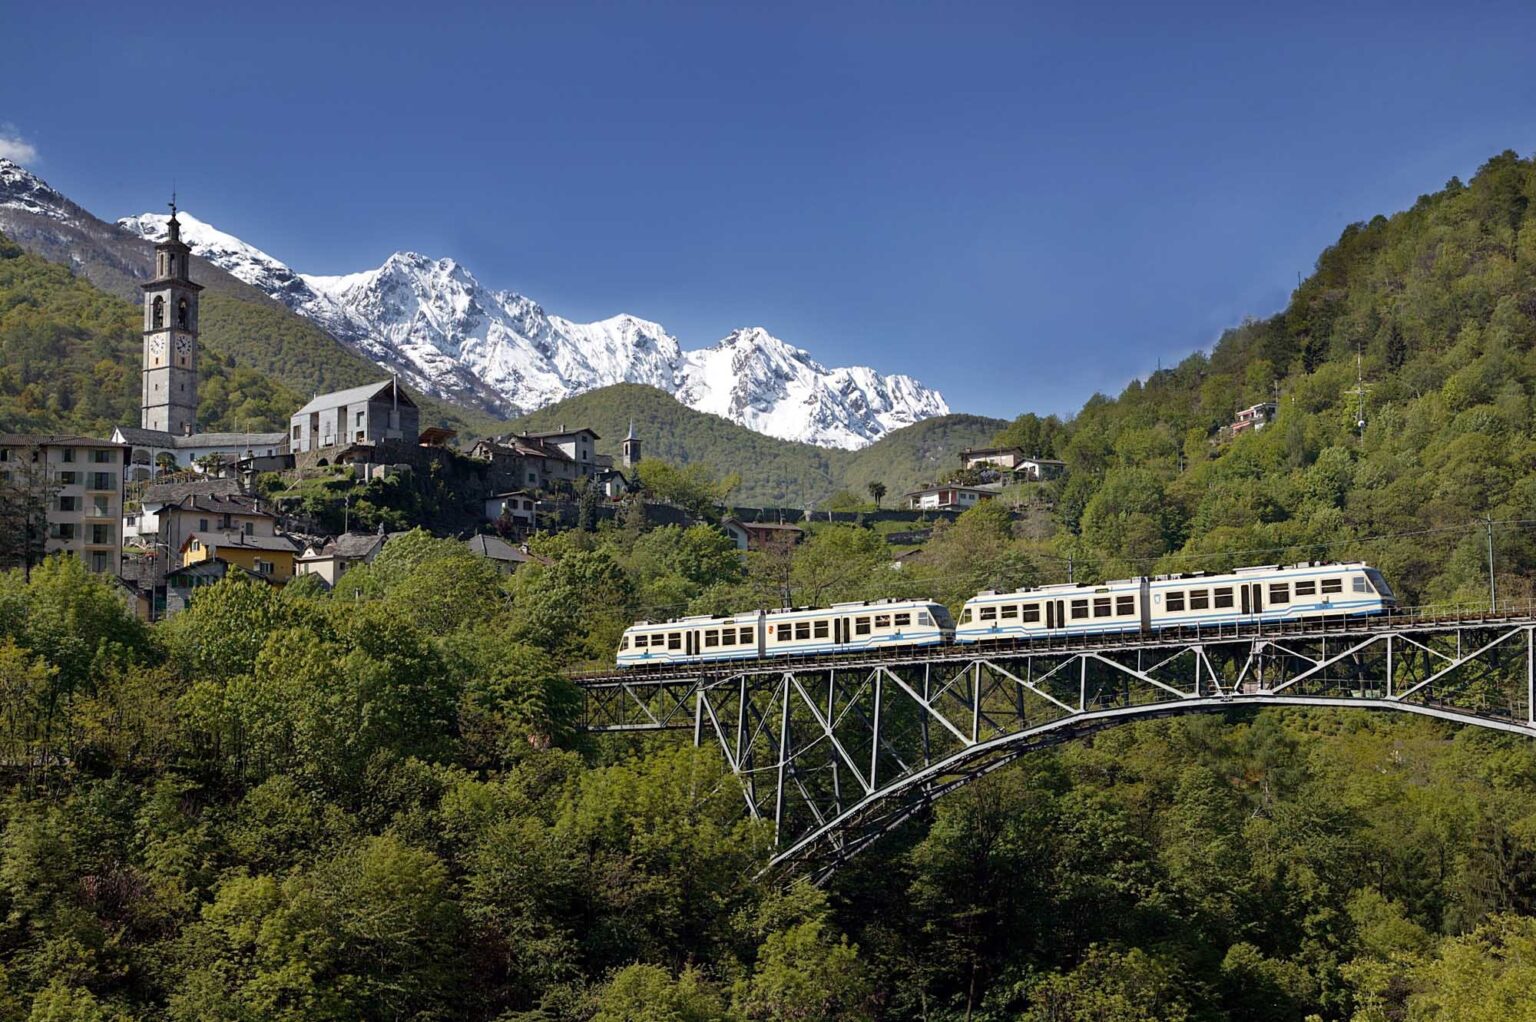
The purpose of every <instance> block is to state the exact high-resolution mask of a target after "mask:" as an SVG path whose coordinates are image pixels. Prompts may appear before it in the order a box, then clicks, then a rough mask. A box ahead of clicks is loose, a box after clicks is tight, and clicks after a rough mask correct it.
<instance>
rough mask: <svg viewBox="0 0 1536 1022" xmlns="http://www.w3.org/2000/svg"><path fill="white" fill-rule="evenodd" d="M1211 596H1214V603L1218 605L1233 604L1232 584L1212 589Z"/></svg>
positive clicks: (1228, 605)
mask: <svg viewBox="0 0 1536 1022" xmlns="http://www.w3.org/2000/svg"><path fill="white" fill-rule="evenodd" d="M1211 596H1212V597H1213V603H1214V605H1215V606H1217V607H1230V606H1232V587H1231V586H1222V587H1221V588H1220V589H1212V590H1211Z"/></svg>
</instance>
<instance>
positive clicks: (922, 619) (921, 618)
mask: <svg viewBox="0 0 1536 1022" xmlns="http://www.w3.org/2000/svg"><path fill="white" fill-rule="evenodd" d="M917 623H918V624H920V625H932V624H933V618H931V617H929V616H928V612H927V611H926V610H920V611H918V612H917Z"/></svg>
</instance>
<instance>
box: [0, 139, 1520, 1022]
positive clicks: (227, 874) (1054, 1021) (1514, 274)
mask: <svg viewBox="0 0 1536 1022" xmlns="http://www.w3.org/2000/svg"><path fill="white" fill-rule="evenodd" d="M1533 197H1536V164H1533V162H1532V161H1526V160H1521V159H1519V158H1517V157H1515V156H1514V155H1513V154H1505V155H1502V156H1499V157H1496V158H1495V159H1493V160H1492V161H1490V162H1489V163H1488V164H1487V165H1486V166H1485V167H1483V168H1482V169H1481V170H1480V171H1479V172H1478V174H1477V175H1476V176H1475V177H1474V178H1472V180H1470V181H1469V182H1467V183H1465V184H1463V183H1461V182H1459V181H1453V182H1451V183H1450V184H1449V185H1447V187H1446V188H1445V189H1443V190H1442V191H1440V192H1438V193H1436V194H1434V195H1430V196H1425V197H1424V198H1422V199H1421V200H1420V201H1419V202H1418V203H1416V204H1415V206H1414V207H1413V208H1412V209H1410V210H1407V211H1405V212H1402V213H1399V214H1397V215H1395V216H1393V217H1390V218H1377V219H1376V220H1373V221H1371V222H1369V223H1364V224H1359V225H1356V226H1354V227H1351V228H1350V229H1349V230H1348V231H1346V232H1345V234H1344V236H1343V237H1342V238H1341V239H1340V240H1339V242H1338V243H1337V244H1336V245H1334V246H1332V247H1330V248H1329V249H1328V250H1327V251H1326V252H1325V253H1324V254H1323V255H1322V256H1321V257H1320V259H1319V261H1318V266H1317V270H1316V272H1315V273H1314V274H1313V275H1312V277H1310V278H1308V279H1307V280H1306V281H1305V282H1304V283H1303V284H1302V285H1301V287H1300V288H1299V289H1298V290H1297V292H1296V293H1295V295H1294V296H1293V300H1292V301H1291V303H1290V304H1289V306H1288V307H1287V308H1286V309H1285V310H1284V311H1282V312H1281V313H1280V314H1278V315H1276V316H1274V317H1271V318H1269V319H1265V320H1256V321H1253V322H1249V323H1245V324H1243V325H1242V326H1240V327H1237V328H1235V329H1234V330H1232V331H1231V332H1229V333H1228V334H1227V335H1226V336H1225V337H1224V338H1223V339H1222V340H1221V342H1220V343H1219V344H1218V345H1216V347H1215V348H1214V350H1213V351H1212V352H1211V353H1209V354H1208V355H1207V354H1200V355H1195V356H1192V357H1191V358H1190V359H1188V360H1187V361H1186V362H1184V363H1183V364H1181V365H1179V366H1177V367H1175V368H1173V369H1170V370H1166V371H1164V372H1160V373H1157V374H1155V375H1154V376H1153V377H1151V378H1150V379H1148V380H1145V381H1140V382H1138V383H1135V384H1133V385H1132V386H1131V387H1129V388H1128V389H1127V390H1126V391H1125V392H1124V393H1122V394H1121V395H1119V396H1118V397H1116V398H1107V397H1096V398H1094V399H1093V400H1091V401H1090V402H1089V403H1088V404H1087V405H1086V406H1085V407H1084V408H1083V410H1082V411H1081V412H1080V413H1079V414H1078V415H1076V416H1074V417H1073V418H1072V419H1071V420H1070V421H1065V422H1062V421H1056V420H1054V419H1049V418H1046V419H1041V418H1038V417H1035V416H1031V415H1026V416H1023V417H1021V418H1020V419H1019V420H1017V421H1016V422H1014V423H1012V424H1011V425H1008V426H1007V427H1006V428H1005V429H1004V430H1003V431H1002V433H1001V434H1000V437H999V438H1000V439H1002V440H1004V441H1006V442H1010V443H1019V444H1021V445H1023V446H1026V447H1028V448H1030V449H1031V450H1034V451H1038V452H1039V453H1042V454H1050V453H1054V454H1056V455H1057V456H1059V457H1061V458H1062V459H1063V460H1064V461H1065V462H1066V463H1067V465H1068V473H1067V475H1066V476H1065V478H1063V479H1062V480H1060V481H1058V482H1056V483H1053V484H1051V486H1050V487H1049V488H1048V489H1049V494H1048V503H1049V505H1050V508H1051V512H1050V513H1051V514H1052V515H1053V516H1054V524H1055V529H1054V531H1053V532H1052V533H1051V534H1049V535H1040V534H1031V535H1020V533H1019V530H1018V529H1017V528H1016V527H1015V523H1013V522H1012V521H1011V520H1010V517H1009V515H1008V514H1006V513H1005V511H1004V510H1003V508H1001V507H1000V506H997V505H995V504H991V505H983V506H981V507H979V508H977V509H975V510H972V511H970V512H967V513H966V514H965V515H963V516H961V518H960V519H959V520H958V521H957V522H955V523H953V524H952V525H941V526H938V527H937V528H936V530H935V533H934V535H933V537H932V539H930V540H929V541H928V542H927V543H926V545H925V547H924V550H923V554H922V556H921V557H919V558H916V559H913V560H911V561H909V562H908V563H907V564H906V565H905V566H904V567H902V568H901V569H896V568H895V567H893V565H892V563H891V556H890V549H889V548H888V547H887V546H886V545H885V544H884V542H883V541H882V540H881V539H880V537H879V536H877V535H876V534H875V533H873V532H871V531H868V530H864V529H860V528H857V527H854V526H841V525H818V526H816V527H815V528H814V529H813V531H812V534H811V535H810V537H809V538H808V539H807V541H806V542H805V543H804V544H803V545H801V546H800V547H798V548H797V549H795V550H794V551H793V552H787V551H777V552H775V551H769V552H763V553H754V554H752V555H749V556H748V558H747V559H746V560H745V561H743V560H742V559H741V558H740V557H739V556H738V555H737V554H736V553H735V551H734V550H733V549H732V548H731V546H730V545H729V543H728V542H727V541H726V540H725V539H724V537H723V536H721V535H720V534H719V533H718V532H717V531H715V530H713V529H711V528H709V527H705V526H698V527H694V528H691V529H682V528H678V527H666V528H655V529H647V528H646V527H645V525H644V522H643V521H642V520H641V516H638V515H626V516H624V518H623V519H621V520H620V521H618V522H616V523H612V524H610V525H605V526H603V527H602V528H600V529H598V530H597V531H590V532H588V531H575V532H568V533H563V534H560V535H558V536H550V537H544V538H541V539H539V540H538V541H537V543H536V551H537V552H538V553H539V554H540V555H541V556H542V558H544V560H545V561H547V563H544V562H536V563H531V564H528V565H526V566H524V567H523V568H521V569H520V570H519V571H518V572H517V573H516V574H515V575H512V576H505V577H504V576H500V575H498V574H496V573H495V571H494V570H493V569H492V568H491V567H489V566H488V564H487V562H484V561H481V560H477V559H476V558H473V557H471V556H470V555H468V554H467V553H466V552H465V551H464V548H463V547H462V546H460V545H458V544H455V543H452V542H450V541H446V540H434V539H432V538H430V537H429V536H427V535H426V534H424V533H420V532H417V533H411V534H408V535H406V536H403V537H398V538H396V539H393V540H391V541H390V543H389V544H388V545H387V546H386V547H385V549H384V552H383V553H382V554H381V555H380V557H379V558H378V559H377V560H376V561H375V562H374V563H373V564H371V565H369V566H366V567H362V568H358V569H356V570H355V571H354V572H352V573H349V574H348V575H347V576H346V577H345V581H344V582H343V584H342V585H340V586H338V587H337V589H336V590H335V591H333V592H325V591H323V590H322V589H321V588H320V587H318V586H316V585H314V584H313V583H310V582H302V581H301V582H295V583H293V584H291V585H289V586H287V587H286V588H284V589H282V590H276V589H273V588H270V587H267V586H265V585H262V584H257V583H251V582H244V581H239V580H230V581H226V582H224V583H221V584H219V585H217V586H214V587H210V588H208V589H205V590H204V591H202V592H201V593H200V594H199V596H198V598H197V599H196V600H195V601H194V602H193V604H192V607H191V608H190V609H189V610H188V611H186V612H185V613H183V614H181V615H180V616H178V617H176V618H174V619H173V620H171V621H169V622H166V623H163V624H157V625H154V626H145V625H142V624H140V623H138V622H136V621H134V620H133V619H132V618H131V617H129V616H128V615H127V613H126V612H125V610H124V609H123V607H122V605H121V603H120V602H119V601H118V600H117V598H116V597H115V595H114V594H113V592H112V590H111V588H110V587H109V585H108V584H107V583H105V582H103V581H101V580H99V579H94V578H92V577H89V576H88V575H86V574H85V573H84V572H83V570H82V569H81V568H80V567H79V566H78V565H77V564H76V563H75V562H72V561H55V562H50V563H48V564H47V565H45V566H44V567H42V568H39V569H34V571H33V572H32V576H31V578H30V579H24V578H22V577H21V576H20V575H19V574H10V575H5V576H0V742H3V743H4V748H5V753H4V761H3V766H4V770H5V775H6V776H5V790H6V795H5V798H4V800H3V802H0V1022H5V1020H8V1019H17V1020H38V1022H41V1020H45V1019H46V1020H54V1019H79V1020H110V1019H145V1020H150V1019H154V1020H161V1019H165V1020H178V1022H179V1020H193V1019H198V1020H203V1019H212V1020H231V1022H233V1020H255V1019H292V1020H299V1019H322V1020H323V1019H334V1020H343V1019H348V1020H350V1019H419V1020H429V1019H472V1020H486V1022H588V1020H594V1022H596V1020H602V1022H619V1020H657V1022H661V1020H689V1022H692V1020H705V1019H732V1020H741V1022H748V1020H777V1019H803V1020H821V1019H838V1020H857V1019H871V1020H873V1019H882V1020H885V1019H890V1020H931V1022H941V1020H943V1022H949V1020H955V1022H958V1020H961V1019H966V1020H1022V1022H1221V1020H1255V1019H1256V1020H1290V1019H1295V1020H1306V1019H1311V1018H1316V1019H1319V1020H1327V1022H1394V1020H1413V1022H1429V1020H1435V1022H1452V1020H1456V1022H1461V1020H1472V1022H1504V1020H1524V1019H1530V1018H1532V1017H1536V744H1533V743H1530V742H1529V741H1528V740H1525V739H1521V738H1518V737H1514V736H1498V735H1492V734H1490V733H1485V732H1473V731H1470V730H1457V729H1455V728H1452V727H1449V726H1446V725H1442V724H1439V723H1437V722H1432V721H1426V720H1421V719H1395V718H1387V717H1380V716H1371V715H1368V714H1366V713H1363V712H1322V711H1305V712H1303V711H1299V710H1285V711H1281V710H1267V711H1263V712H1244V713H1240V712H1234V713H1232V714H1230V715H1227V716H1203V717H1186V718H1176V719H1170V720H1162V721H1155V722H1147V723H1142V724H1137V725H1129V726H1124V727H1120V728H1117V729H1112V730H1108V731H1105V732H1102V733H1100V734H1098V735H1096V736H1094V737H1092V738H1091V739H1085V740H1082V741H1078V742H1075V743H1072V744H1068V745H1065V746H1061V747H1058V748H1055V749H1047V750H1043V751H1039V752H1034V753H1031V754H1029V755H1028V756H1026V757H1023V758H1022V759H1021V760H1019V761H1018V762H1016V763H1015V764H1013V765H1012V766H1010V767H1008V768H1006V769H1003V770H999V771H997V772H996V773H994V774H991V775H989V776H988V777H987V778H985V779H984V780H981V781H978V782H975V783H973V784H972V785H970V786H968V787H965V788H963V789H961V790H959V791H958V792H955V793H953V794H951V795H948V796H946V797H945V798H944V799H943V800H941V801H940V802H939V803H938V805H937V807H936V808H935V809H934V810H933V811H932V812H931V813H930V814H928V815H927V816H924V817H920V818H917V819H914V820H912V821H911V822H910V823H908V824H907V825H906V827H905V828H904V829H903V830H901V831H899V832H897V833H895V834H893V835H891V836H889V837H888V838H886V839H885V840H884V841H883V842H882V843H879V844H877V845H875V846H874V847H873V848H872V849H871V850H869V851H867V852H866V853H864V854H863V855H862V856H861V857H860V858H858V859H856V860H854V861H853V863H852V864H850V865H849V866H847V867H845V868H844V869H843V870H842V871H840V872H839V873H837V874H836V875H835V876H834V877H833V878H832V880H831V882H830V883H829V884H828V885H827V886H826V887H825V888H821V889H818V888H813V887H810V886H808V885H806V884H804V883H801V882H796V881H795V879H794V877H793V875H792V874H780V873H764V872H763V867H764V865H765V864H766V862H767V858H768V851H769V844H770V841H771V834H769V833H767V832H765V830H764V829H763V828H761V827H758V826H755V825H753V824H750V823H748V822H747V821H746V820H745V819H744V818H743V814H742V811H741V793H740V791H739V790H738V789H737V787H736V781H735V780H734V779H733V778H732V777H731V776H730V775H729V774H728V773H726V772H725V769H724V767H723V765H722V763H721V762H720V759H719V756H718V755H717V754H715V753H714V752H713V751H711V750H707V749H706V750H701V751H699V752H695V751H694V750H693V749H692V748H691V747H690V745H689V743H688V742H687V740H686V736H682V737H681V738H680V739H677V740H674V738H673V737H672V736H666V735H663V736H643V737H634V738H629V739H623V740H615V739H601V740H599V739H594V738H592V737H591V736H584V735H583V734H581V733H580V731H579V729H578V727H577V724H578V715H579V708H580V704H579V698H578V693H577V692H576V690H575V689H574V688H573V687H572V685H571V684H570V683H569V682H567V681H566V680H565V679H564V676H563V672H564V670H565V669H567V668H570V667H576V666H582V665H588V664H593V663H600V662H603V661H604V660H605V659H606V658H609V657H611V654H612V650H613V647H614V643H615V639H616V637H617V635H618V633H619V631H620V630H621V629H622V628H623V627H624V625H625V624H626V623H628V622H629V621H631V620H633V619H634V618H636V617H639V616H651V617H654V616H660V615H665V614H674V613H678V612H695V613H698V612H706V611H710V610H717V609H721V610H723V609H727V608H729V609H740V608H742V607H752V606H760V605H765V604H772V603H774V602H777V601H778V600H780V599H782V598H785V597H788V598H789V599H791V600H793V601H794V602H796V603H824V602H831V601H838V600H847V599H863V598H870V597H877V596H881V595H916V594H923V595H932V596H935V597H937V598H939V599H943V600H946V601H949V602H951V603H957V602H958V601H960V600H962V599H963V598H964V597H966V596H968V595H970V594H971V593H974V592H975V590H976V589H978V588H987V587H1006V586H1017V585H1027V584H1033V583H1037V582H1048V581H1058V580H1061V579H1062V578H1064V577H1065V574H1066V572H1067V570H1068V569H1067V565H1068V561H1069V559H1070V561H1071V563H1072V565H1073V570H1075V571H1077V572H1080V573H1082V574H1080V575H1079V577H1080V578H1082V577H1088V578H1092V577H1095V576H1110V575H1122V574H1132V573H1137V572H1142V571H1153V570H1173V569H1180V570H1184V569H1188V568H1192V567H1202V568H1214V567H1221V566H1225V565H1230V564H1234V563H1256V562H1266V561H1278V560H1286V559H1292V558H1299V557H1307V556H1320V557H1341V558H1342V557H1364V558H1367V559H1369V560H1371V561H1373V562H1375V563H1377V564H1379V565H1380V566H1382V568H1383V569H1384V570H1385V572H1386V573H1387V575H1388V577H1389V578H1390V579H1391V580H1392V581H1393V582H1394V583H1395V584H1396V585H1397V587H1398V588H1399V590H1400V591H1401V592H1402V593H1403V594H1404V596H1405V598H1406V599H1408V600H1410V601H1423V602H1439V603H1452V602H1463V603H1479V604H1480V605H1482V606H1486V600H1487V581H1488V580H1487V577H1486V576H1487V561H1486V553H1485V551H1484V549H1483V546H1482V544H1483V543H1484V542H1485V540H1486V529H1487V528H1488V526H1486V525H1484V524H1483V522H1484V521H1486V522H1489V523H1494V524H1493V534H1494V539H1495V564H1496V568H1497V571H1498V582H1499V587H1500V592H1501V599H1517V600H1519V599H1525V598H1526V597H1527V596H1528V595H1529V592H1530V579H1531V577H1532V573H1531V568H1532V558H1533V556H1536V551H1533V550H1532V548H1531V544H1530V540H1529V536H1530V535H1531V529H1530V525H1531V523H1532V522H1533V521H1536V507H1531V506H1528V505H1531V504H1532V503H1533V502H1536V460H1533V458H1532V453H1533V451H1536V447H1533V437H1536V433H1533V428H1532V425H1533V423H1532V413H1533V404H1532V401H1533V395H1536V344H1533V340H1536V322H1533V317H1536V270H1533V267H1536V213H1532V212H1531V211H1530V206H1531V199H1532V198H1533ZM0 265H4V264H3V263H0ZM66 277H67V275H66ZM52 308H53V307H52V306H50V310H51V309H52ZM23 313H24V314H23V316H22V321H25V320H26V317H27V316H30V315H32V313H30V312H27V311H26V310H23ZM49 314H50V315H51V314H52V312H51V311H50V313H49ZM0 322H6V320H5V318H4V314H0ZM80 329H83V330H85V331H86V332H85V334H84V335H83V336H85V337H88V338H98V339H97V340H93V341H92V343H103V344H107V343H111V341H112V338H114V337H116V336H117V335H116V334H114V333H113V332H112V330H111V328H110V323H109V320H107V319H104V320H102V322H101V323H97V322H96V321H95V320H93V319H92V318H90V317H83V318H82V323H81V325H80ZM29 343H30V342H29ZM124 343H126V342H124ZM8 350H9V349H8ZM10 367H11V359H10V356H9V354H8V355H7V361H6V369H7V371H9V370H10ZM28 382H29V381H25V380H23V381H22V382H21V383H20V384H19V386H21V387H22V388H24V387H25V386H27V385H28ZM30 382H36V380H32V381H30ZM7 386H10V384H9V383H8V384H7ZM55 392H56V391H48V390H46V389H45V390H44V391H42V392H41V393H55ZM70 393H72V394H73V393H76V392H75V391H70ZM79 393H84V389H82V390H81V391H80V392H79ZM1275 396H1278V401H1277V404H1278V410H1277V414H1276V416H1275V418H1274V421H1273V422H1272V423H1270V424H1269V425H1268V426H1267V427H1266V428H1264V429H1263V430H1260V431H1257V432H1251V433H1246V434H1243V435H1241V436H1237V437H1231V436H1230V435H1228V434H1226V433H1224V432H1223V431H1222V427H1223V426H1224V425H1225V424H1227V423H1229V422H1230V421H1231V419H1232V416H1233V414H1234V412H1235V411H1236V410H1237V409H1238V408H1241V407H1244V406H1245V405H1249V404H1252V403H1255V402H1258V401H1261V400H1264V399H1266V398H1271V397H1275ZM1362 403H1363V407H1364V409H1365V412H1364V416H1363V422H1364V425H1363V426H1362V425H1361V424H1360V423H1361V421H1362V417H1361V415H1360V408H1361V407H1362ZM684 481H685V482H686V480H684Z"/></svg>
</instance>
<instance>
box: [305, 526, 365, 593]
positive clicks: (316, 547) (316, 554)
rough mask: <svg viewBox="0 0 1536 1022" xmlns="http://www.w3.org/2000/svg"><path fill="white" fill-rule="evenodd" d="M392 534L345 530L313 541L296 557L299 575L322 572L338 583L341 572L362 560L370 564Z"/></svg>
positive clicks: (325, 577) (324, 575) (326, 578)
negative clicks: (332, 536)
mask: <svg viewBox="0 0 1536 1022" xmlns="http://www.w3.org/2000/svg"><path fill="white" fill-rule="evenodd" d="M388 540H389V537H388V536H387V535H385V534H384V533H379V532H344V533H342V534H341V535H340V536H337V537H336V538H335V539H329V540H326V541H325V542H323V543H312V544H310V545H309V546H308V547H306V548H305V550H304V552H303V553H301V554H300V555H299V556H298V557H296V558H294V561H293V572H294V574H295V575H318V576H320V578H321V579H323V580H324V581H325V583H326V585H332V586H334V585H335V584H336V582H337V580H338V579H340V578H341V576H343V575H345V574H346V573H347V572H348V571H350V570H351V569H352V568H355V567H357V566H358V565H359V564H369V563H371V562H372V561H373V559H374V558H375V557H377V556H378V555H379V551H380V550H382V549H384V544H385V543H386V542H388Z"/></svg>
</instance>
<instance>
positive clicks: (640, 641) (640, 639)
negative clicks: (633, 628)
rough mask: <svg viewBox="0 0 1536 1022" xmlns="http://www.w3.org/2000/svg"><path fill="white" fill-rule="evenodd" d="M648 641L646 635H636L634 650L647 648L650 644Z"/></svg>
mask: <svg viewBox="0 0 1536 1022" xmlns="http://www.w3.org/2000/svg"><path fill="white" fill-rule="evenodd" d="M650 641H651V640H650V638H649V637H648V636H647V635H645V634H644V633H641V634H639V635H636V636H635V648H636V649H644V648H645V647H646V646H648V645H649V644H650Z"/></svg>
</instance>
